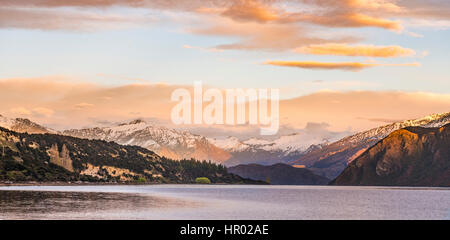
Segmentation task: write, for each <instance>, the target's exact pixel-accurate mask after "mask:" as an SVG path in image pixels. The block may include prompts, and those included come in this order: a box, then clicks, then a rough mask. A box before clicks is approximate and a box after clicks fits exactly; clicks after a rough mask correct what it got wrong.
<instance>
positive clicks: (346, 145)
mask: <svg viewBox="0 0 450 240" xmlns="http://www.w3.org/2000/svg"><path fill="white" fill-rule="evenodd" d="M447 123H450V112H449V113H443V114H433V115H429V116H426V117H423V118H420V119H415V120H406V121H403V122H397V123H392V124H389V125H385V126H381V127H378V128H373V129H370V130H368V131H364V132H361V133H357V134H355V135H352V136H349V137H345V138H343V139H341V140H339V141H337V142H333V143H331V144H328V145H322V146H318V147H317V148H316V149H315V150H312V151H309V152H307V153H306V154H304V155H301V156H300V157H299V158H298V159H296V160H295V161H292V162H290V164H292V165H306V166H307V167H308V168H311V169H312V170H313V171H314V172H315V173H317V174H320V175H322V176H326V177H328V178H331V179H334V178H335V177H336V176H338V175H339V174H340V173H341V172H342V171H343V170H344V169H345V167H346V166H347V165H348V164H349V163H350V162H352V161H353V160H354V159H356V158H357V157H358V156H359V155H360V154H362V153H363V152H364V151H365V150H367V149H368V148H370V147H371V146H373V145H374V144H376V143H377V142H378V141H380V140H381V139H383V138H385V137H386V136H388V135H389V134H390V133H392V132H393V131H395V130H398V129H401V128H405V127H411V126H421V127H440V126H443V125H445V124H447Z"/></svg>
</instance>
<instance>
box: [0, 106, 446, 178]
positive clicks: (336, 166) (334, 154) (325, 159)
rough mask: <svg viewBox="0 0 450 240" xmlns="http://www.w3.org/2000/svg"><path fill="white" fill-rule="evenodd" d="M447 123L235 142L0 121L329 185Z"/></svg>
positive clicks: (441, 117)
mask: <svg viewBox="0 0 450 240" xmlns="http://www.w3.org/2000/svg"><path fill="white" fill-rule="evenodd" d="M447 123H450V113H442V114H432V115H429V116H426V117H423V118H419V119H414V120H406V121H402V122H395V123H392V124H388V125H384V126H380V127H377V128H373V129H370V130H367V131H363V132H360V133H356V134H354V135H351V136H344V137H343V136H341V135H339V134H334V135H327V136H323V135H320V134H319V135H317V136H316V137H311V136H314V135H313V134H311V136H307V137H306V138H305V134H308V133H305V132H298V133H294V134H290V135H284V136H280V137H278V138H276V139H274V140H266V139H256V138H251V139H248V140H240V139H238V138H235V137H227V138H224V139H211V138H206V137H204V136H200V135H195V134H192V133H190V132H187V131H179V130H176V129H170V128H166V127H162V126H154V125H152V124H148V123H146V122H145V121H143V120H139V119H137V120H134V121H131V122H127V123H122V124H117V125H114V126H109V127H93V128H84V129H72V130H65V131H62V132H57V131H55V130H52V129H49V128H46V127H43V126H40V125H39V124H36V123H34V122H32V121H30V120H28V119H22V118H16V119H10V118H6V117H3V116H1V115H0V126H2V127H5V128H8V129H10V130H13V131H17V132H27V133H57V134H61V135H65V136H72V137H77V138H84V139H90V140H94V139H96V140H104V141H113V142H116V143H118V144H122V145H136V146H140V147H143V148H146V149H148V150H150V151H153V152H155V153H156V154H157V155H159V156H162V157H166V158H170V159H175V160H181V159H191V158H193V159H198V160H210V161H212V162H215V163H220V164H224V165H226V166H228V167H232V166H236V165H240V164H244V165H248V164H260V165H273V164H277V163H287V164H289V165H292V166H295V167H305V168H307V169H309V170H311V171H313V172H314V173H315V174H317V175H320V176H324V177H326V178H329V179H334V178H336V177H337V176H338V175H339V174H340V173H341V172H342V171H343V170H344V169H345V168H346V167H347V165H348V164H350V163H351V162H352V161H353V160H354V159H356V158H357V157H358V156H360V155H361V154H362V153H364V152H365V151H366V150H367V149H369V148H370V147H372V146H373V145H375V144H376V143H377V142H379V141H380V140H382V139H383V138H385V137H387V136H388V135H389V134H390V133H392V132H394V131H396V130H398V129H402V128H405V127H417V126H420V127H427V128H428V127H441V126H443V125H445V124H447ZM305 139H307V141H306V140H305Z"/></svg>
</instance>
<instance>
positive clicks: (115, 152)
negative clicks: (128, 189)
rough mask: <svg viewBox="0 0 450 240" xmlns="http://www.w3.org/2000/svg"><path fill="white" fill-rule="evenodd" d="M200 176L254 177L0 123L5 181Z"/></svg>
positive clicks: (220, 179)
mask: <svg viewBox="0 0 450 240" xmlns="http://www.w3.org/2000/svg"><path fill="white" fill-rule="evenodd" d="M197 177H207V178H209V179H210V180H211V181H212V182H213V183H244V182H252V181H247V180H245V179H242V178H241V177H238V176H236V175H233V174H229V173H227V170H226V168H225V167H223V166H221V165H216V164H211V163H208V162H198V161H195V160H182V161H175V160H170V159H166V158H162V157H159V156H158V155H157V154H155V153H154V152H152V151H150V150H148V149H145V148H142V147H138V146H123V145H119V144H117V143H114V142H106V141H101V140H87V139H79V138H74V137H68V136H62V135H55V134H27V133H17V132H13V131H10V130H7V129H5V128H0V181H13V182H20V181H40V182H46V181H92V182H98V181H104V182H148V183H194V182H195V178H197Z"/></svg>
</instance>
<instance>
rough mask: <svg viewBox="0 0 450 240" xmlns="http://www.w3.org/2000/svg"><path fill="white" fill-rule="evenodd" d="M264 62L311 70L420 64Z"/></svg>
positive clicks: (359, 68) (356, 69) (360, 68)
mask: <svg viewBox="0 0 450 240" xmlns="http://www.w3.org/2000/svg"><path fill="white" fill-rule="evenodd" d="M265 64H268V65H274V66H281V67H297V68H305V69H313V70H346V71H360V70H363V69H365V68H371V67H377V66H396V67H398V66H420V64H419V63H403V64H382V63H359V62H313V61H309V62H308V61H305V62H299V61H267V62H266V63H265Z"/></svg>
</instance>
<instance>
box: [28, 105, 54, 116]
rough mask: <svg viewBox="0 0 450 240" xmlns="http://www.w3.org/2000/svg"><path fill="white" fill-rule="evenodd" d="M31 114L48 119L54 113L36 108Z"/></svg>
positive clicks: (43, 108)
mask: <svg viewBox="0 0 450 240" xmlns="http://www.w3.org/2000/svg"><path fill="white" fill-rule="evenodd" d="M32 111H33V113H34V114H35V115H38V116H44V117H50V116H52V115H53V113H54V111H53V110H52V109H50V108H45V107H37V108H33V110H32Z"/></svg>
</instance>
